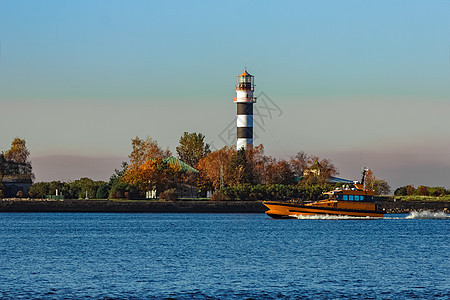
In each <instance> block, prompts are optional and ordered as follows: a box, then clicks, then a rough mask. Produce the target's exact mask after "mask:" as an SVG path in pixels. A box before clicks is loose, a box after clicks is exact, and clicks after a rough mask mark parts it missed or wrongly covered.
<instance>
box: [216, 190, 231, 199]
mask: <svg viewBox="0 0 450 300" xmlns="http://www.w3.org/2000/svg"><path fill="white" fill-rule="evenodd" d="M211 200H212V201H225V200H230V198H228V197H227V196H225V195H224V193H222V192H221V191H217V192H215V193H214V194H212V195H211Z"/></svg>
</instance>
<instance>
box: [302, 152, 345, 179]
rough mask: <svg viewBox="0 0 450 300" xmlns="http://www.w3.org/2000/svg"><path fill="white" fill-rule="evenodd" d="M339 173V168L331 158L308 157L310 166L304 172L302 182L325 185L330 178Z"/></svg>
mask: <svg viewBox="0 0 450 300" xmlns="http://www.w3.org/2000/svg"><path fill="white" fill-rule="evenodd" d="M337 174H339V172H338V170H337V168H336V167H335V166H334V164H333V163H332V162H331V160H329V159H327V158H324V159H322V160H320V161H319V157H317V156H310V157H308V168H307V169H305V171H304V172H303V178H302V184H305V185H307V186H311V185H316V184H319V185H325V184H327V183H328V181H329V179H330V178H331V177H333V176H336V175H337Z"/></svg>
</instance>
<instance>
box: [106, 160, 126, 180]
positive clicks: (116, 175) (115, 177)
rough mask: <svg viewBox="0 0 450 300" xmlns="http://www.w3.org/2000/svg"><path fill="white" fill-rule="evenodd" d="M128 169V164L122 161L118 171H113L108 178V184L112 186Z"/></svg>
mask: <svg viewBox="0 0 450 300" xmlns="http://www.w3.org/2000/svg"><path fill="white" fill-rule="evenodd" d="M127 169H128V163H127V162H125V161H123V162H122V165H121V168H120V169H115V170H114V174H112V175H111V177H110V178H109V182H108V184H109V185H110V186H113V185H114V184H115V183H116V182H118V181H119V180H120V178H121V177H122V176H123V174H125V172H126V171H127Z"/></svg>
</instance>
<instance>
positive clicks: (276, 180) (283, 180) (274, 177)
mask: <svg viewBox="0 0 450 300" xmlns="http://www.w3.org/2000/svg"><path fill="white" fill-rule="evenodd" d="M265 183H266V184H284V185H289V184H295V176H294V171H293V170H292V168H291V165H290V164H289V163H288V162H287V161H285V160H278V161H277V160H276V159H273V160H271V161H270V163H268V165H267V168H266V173H265Z"/></svg>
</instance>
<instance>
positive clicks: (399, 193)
mask: <svg viewBox="0 0 450 300" xmlns="http://www.w3.org/2000/svg"><path fill="white" fill-rule="evenodd" d="M394 195H395V196H406V195H408V192H407V191H406V186H402V187H399V188H398V189H396V190H395V192H394Z"/></svg>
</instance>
